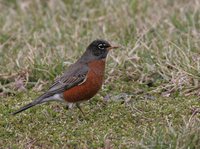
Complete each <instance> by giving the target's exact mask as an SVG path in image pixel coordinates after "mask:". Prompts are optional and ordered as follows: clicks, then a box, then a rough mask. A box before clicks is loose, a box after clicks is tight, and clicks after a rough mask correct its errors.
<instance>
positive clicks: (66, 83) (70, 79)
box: [13, 40, 118, 115]
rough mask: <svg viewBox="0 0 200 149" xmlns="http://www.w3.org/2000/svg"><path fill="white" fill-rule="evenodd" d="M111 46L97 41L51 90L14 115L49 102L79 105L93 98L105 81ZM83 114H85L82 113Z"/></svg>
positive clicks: (105, 42)
mask: <svg viewBox="0 0 200 149" xmlns="http://www.w3.org/2000/svg"><path fill="white" fill-rule="evenodd" d="M115 48H118V47H114V46H111V45H110V44H109V43H108V42H107V41H105V40H95V41H93V42H92V43H91V44H90V45H89V46H88V47H87V49H86V51H85V52H84V54H83V55H82V56H81V57H80V58H79V59H78V60H77V61H76V62H75V63H74V64H72V65H71V66H69V68H68V70H67V71H65V72H64V74H63V75H62V76H61V77H59V78H58V79H56V80H55V82H54V83H53V84H52V85H51V86H50V88H49V89H48V90H47V91H46V92H45V93H44V94H42V95H41V96H39V97H38V98H36V99H35V100H34V101H32V102H31V103H29V104H27V105H25V106H24V107H22V108H20V109H19V110H18V111H16V112H14V113H13V115H15V114H17V113H20V112H22V111H24V110H27V109H29V108H31V107H33V106H35V105H38V104H41V103H44V102H48V101H61V102H67V103H76V106H77V107H78V108H79V109H80V111H81V112H82V110H81V108H80V107H79V103H80V102H82V101H85V100H89V99H90V98H92V97H93V96H94V95H95V94H96V93H97V92H98V91H99V89H100V88H101V86H102V83H103V80H104V71H105V61H106V57H107V55H108V52H109V50H111V49H115ZM82 113H83V112H82Z"/></svg>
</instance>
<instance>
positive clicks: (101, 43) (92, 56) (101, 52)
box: [81, 39, 117, 62]
mask: <svg viewBox="0 0 200 149" xmlns="http://www.w3.org/2000/svg"><path fill="white" fill-rule="evenodd" d="M114 48H117V47H112V46H111V45H110V44H109V43H108V42H107V41H105V40H102V39H97V40H94V41H93V42H92V43H90V44H89V46H88V47H87V49H86V52H85V53H84V54H83V56H82V58H81V59H84V60H86V61H87V62H88V61H91V60H100V59H105V58H106V57H107V55H108V52H109V51H110V50H111V49H114Z"/></svg>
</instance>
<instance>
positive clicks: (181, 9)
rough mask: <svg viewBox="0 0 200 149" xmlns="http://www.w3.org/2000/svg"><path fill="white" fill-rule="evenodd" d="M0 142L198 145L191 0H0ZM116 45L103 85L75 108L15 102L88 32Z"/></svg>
mask: <svg viewBox="0 0 200 149" xmlns="http://www.w3.org/2000/svg"><path fill="white" fill-rule="evenodd" d="M0 10H1V13H0V146H1V148H106V149H108V148H200V97H199V96H200V93H199V92H200V81H199V80H200V50H199V47H200V41H199V39H200V3H199V1H198V0H190V1H188V0H165V1H164V0H163V1H161V0H160V1H152V0H144V1H139V0H116V1H114V0H108V1H103V0H102V1H101V0H97V1H92V0H85V1H81V0H63V1H56V0H46V1H39V0H36V1H28V0H18V1H17V0H7V1H3V0H2V1H0ZM99 38H102V39H106V40H108V41H110V42H111V44H112V45H117V46H120V48H119V49H118V50H117V49H116V50H113V51H112V52H111V53H110V54H109V56H108V59H107V65H106V76H105V83H104V85H103V87H102V89H101V91H100V92H99V93H98V94H97V95H96V96H95V97H94V98H92V99H91V100H90V101H88V102H85V103H83V104H82V105H81V107H82V109H83V111H84V112H85V116H83V115H82V114H81V112H80V111H79V110H78V109H77V108H73V109H68V110H67V109H65V107H64V105H63V104H61V103H55V102H51V103H47V104H43V105H40V106H36V107H33V108H31V109H29V110H27V111H25V112H23V113H21V114H19V115H16V116H13V115H11V113H12V112H14V111H15V110H17V109H18V108H20V107H21V106H23V105H25V104H27V103H29V102H31V101H32V100H33V99H34V98H36V97H38V96H39V95H40V94H42V93H43V92H44V91H45V90H46V89H47V88H48V87H49V85H50V84H51V83H52V82H53V81H54V79H55V78H56V76H59V75H61V74H62V72H63V71H64V70H65V69H67V67H68V66H69V65H70V64H71V63H73V62H75V60H76V59H77V58H79V57H80V55H81V54H82V53H83V52H84V50H85V48H86V47H87V45H88V44H89V43H90V42H91V41H92V40H95V39H99Z"/></svg>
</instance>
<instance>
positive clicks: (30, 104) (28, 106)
mask: <svg viewBox="0 0 200 149" xmlns="http://www.w3.org/2000/svg"><path fill="white" fill-rule="evenodd" d="M43 99H44V98H42V96H41V97H39V98H37V99H36V100H34V101H33V102H31V103H29V104H27V105H25V106H24V107H21V108H20V109H19V110H17V111H16V112H14V113H12V115H15V114H18V113H20V112H22V111H25V110H27V109H29V108H31V107H33V106H35V105H38V104H40V103H43Z"/></svg>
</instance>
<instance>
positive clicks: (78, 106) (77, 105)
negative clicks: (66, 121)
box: [76, 103, 85, 116]
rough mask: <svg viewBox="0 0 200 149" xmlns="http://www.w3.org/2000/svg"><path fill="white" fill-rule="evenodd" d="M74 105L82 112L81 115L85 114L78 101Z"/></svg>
mask: <svg viewBox="0 0 200 149" xmlns="http://www.w3.org/2000/svg"><path fill="white" fill-rule="evenodd" d="M76 107H77V108H78V109H79V110H80V111H81V113H82V114H83V116H85V114H84V112H83V110H82V109H81V107H80V105H79V103H76Z"/></svg>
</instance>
